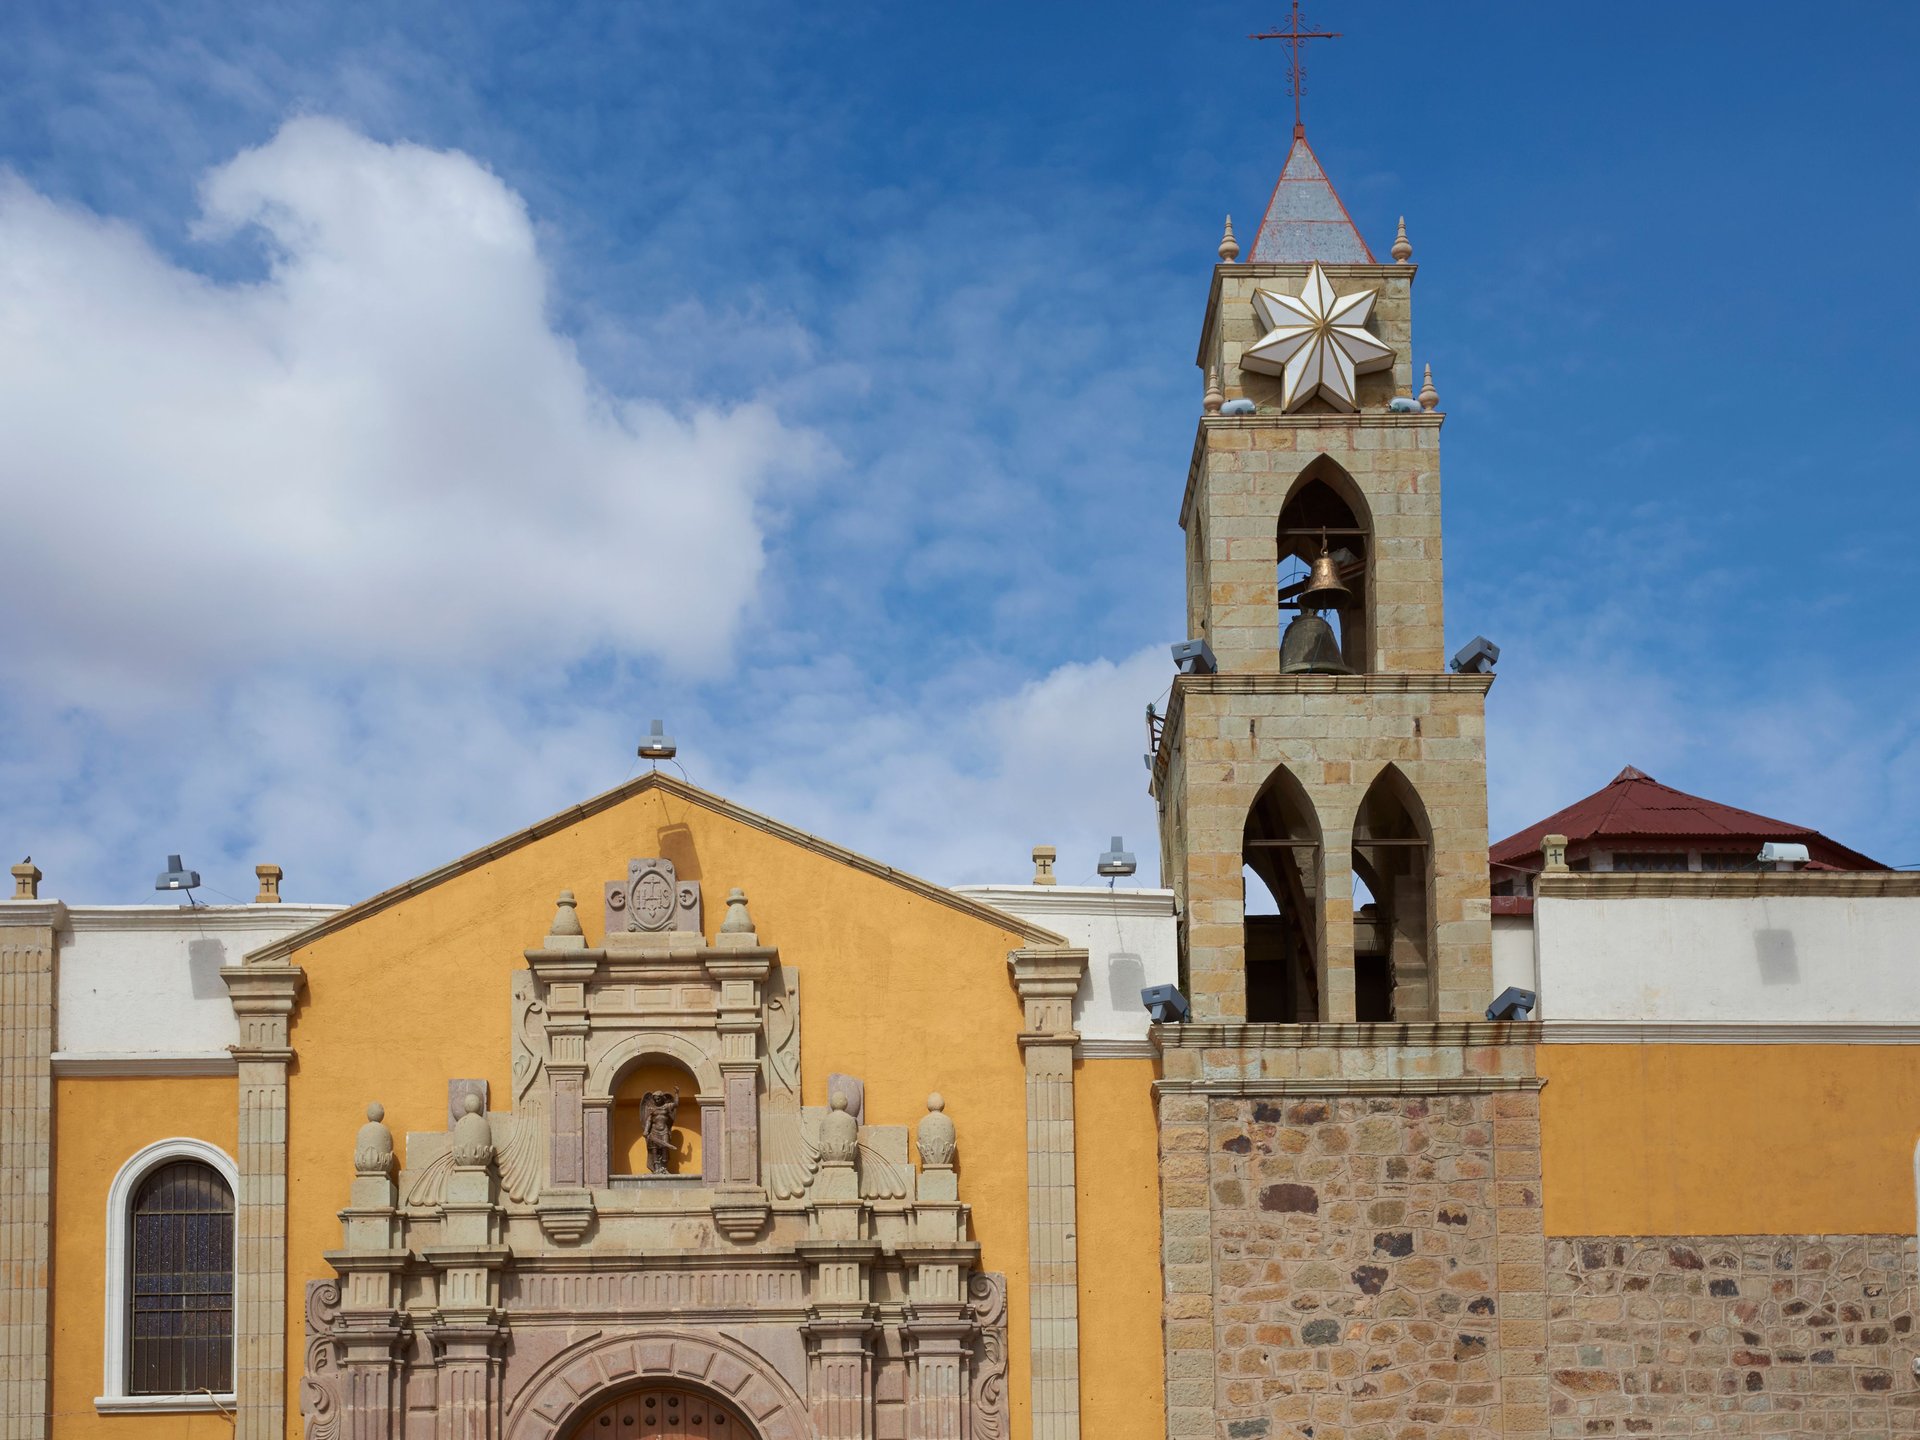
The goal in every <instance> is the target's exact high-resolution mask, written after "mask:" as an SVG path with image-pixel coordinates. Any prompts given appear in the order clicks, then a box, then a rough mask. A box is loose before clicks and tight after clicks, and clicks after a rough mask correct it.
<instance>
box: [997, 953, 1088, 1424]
mask: <svg viewBox="0 0 1920 1440" xmlns="http://www.w3.org/2000/svg"><path fill="white" fill-rule="evenodd" d="M1008 963H1009V964H1010V965H1011V966H1012V967H1013V982H1014V986H1015V988H1016V989H1017V990H1018V991H1019V994H1020V1001H1021V1004H1022V1005H1023V1006H1024V1007H1025V1010H1026V1028H1025V1029H1024V1030H1022V1031H1021V1034H1020V1050H1021V1054H1022V1055H1023V1057H1024V1058H1025V1060H1026V1068H1027V1273H1028V1277H1029V1278H1028V1286H1027V1304H1028V1312H1029V1321H1028V1329H1029V1335H1030V1338H1031V1343H1032V1374H1033V1440H1078V1437H1079V1434H1080V1264H1079V1253H1078V1247H1077V1245H1076V1243H1075V1240H1074V1234H1075V1220H1074V1129H1073V1047H1074V1044H1075V1042H1076V1041H1077V1040H1078V1039H1079V1038H1080V1037H1079V1036H1078V1035H1076V1034H1075V1033H1074V1029H1073V997H1074V995H1075V994H1076V993H1078V991H1079V989H1080V981H1081V979H1082V978H1083V977H1084V976H1085V974H1086V971H1087V952H1086V951H1084V950H1016V951H1014V952H1013V954H1012V955H1011V956H1010V957H1009V958H1008Z"/></svg>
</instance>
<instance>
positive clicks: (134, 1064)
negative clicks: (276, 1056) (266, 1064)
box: [53, 1050, 240, 1078]
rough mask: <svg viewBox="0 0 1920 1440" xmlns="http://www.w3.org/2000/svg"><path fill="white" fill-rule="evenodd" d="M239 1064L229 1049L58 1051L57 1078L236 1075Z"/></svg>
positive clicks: (55, 1066)
mask: <svg viewBox="0 0 1920 1440" xmlns="http://www.w3.org/2000/svg"><path fill="white" fill-rule="evenodd" d="M239 1069H240V1065H239V1062H238V1061H237V1060H235V1059H234V1057H233V1056H232V1055H231V1054H230V1053H228V1052H227V1051H225V1050H220V1051H199V1050H191V1051H189V1050H154V1051H106V1050H56V1051H54V1052H53V1073H54V1074H55V1075H56V1076H72V1077H75V1078H79V1077H83V1076H95V1077H105V1076H130V1075H151V1076H167V1075H234V1074H238V1073H239Z"/></svg>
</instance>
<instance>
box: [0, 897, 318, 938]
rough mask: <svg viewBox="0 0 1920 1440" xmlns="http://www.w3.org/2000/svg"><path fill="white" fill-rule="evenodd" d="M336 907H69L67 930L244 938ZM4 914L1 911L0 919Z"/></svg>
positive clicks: (308, 920)
mask: <svg viewBox="0 0 1920 1440" xmlns="http://www.w3.org/2000/svg"><path fill="white" fill-rule="evenodd" d="M341 909H342V907H341V906H339V905H287V904H279V905H71V906H68V907H67V920H66V923H65V927H64V928H66V929H69V930H72V931H75V932H79V931H95V930H189V931H194V932H196V933H198V932H204V931H217V932H219V933H222V934H228V933H237V934H247V933H249V932H253V931H260V930H279V931H282V932H284V931H287V930H292V929H300V928H302V927H305V926H308V925H312V924H315V923H317V922H319V921H322V920H325V919H327V918H328V917H330V916H332V915H337V914H338V913H339V912H340V910H341ZM4 913H5V911H4V909H0V915H3V914H4Z"/></svg>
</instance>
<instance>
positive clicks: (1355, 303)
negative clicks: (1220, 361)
mask: <svg viewBox="0 0 1920 1440" xmlns="http://www.w3.org/2000/svg"><path fill="white" fill-rule="evenodd" d="M1377 294H1379V291H1377V290H1356V291H1355V292H1354V293H1353V294H1351V295H1335V294H1334V293H1333V284H1332V282H1331V281H1329V280H1328V279H1327V276H1326V272H1325V271H1324V270H1322V269H1321V268H1320V266H1319V264H1318V263H1316V264H1315V265H1314V267H1313V268H1312V269H1311V270H1309V271H1308V272H1307V283H1306V285H1305V287H1304V288H1302V290H1301V291H1300V293H1299V295H1297V296H1295V295H1282V294H1280V293H1279V292H1278V291H1274V290H1255V291H1254V292H1253V308H1254V310H1255V311H1256V312H1257V313H1258V314H1259V316H1260V322H1261V324H1263V325H1265V326H1266V329H1267V333H1266V334H1265V335H1263V336H1261V337H1260V339H1259V340H1258V341H1256V342H1255V343H1254V344H1252V345H1250V346H1248V347H1247V349H1246V352H1245V353H1244V354H1242V355H1241V357H1240V367H1241V369H1243V370H1258V371H1260V372H1262V373H1263V374H1267V375H1278V376H1279V377H1280V378H1281V382H1282V392H1281V399H1280V404H1281V408H1282V409H1285V410H1298V409H1299V408H1300V407H1301V406H1302V405H1305V404H1306V403H1307V402H1308V401H1309V400H1311V399H1313V397H1314V396H1316V395H1318V396H1320V397H1321V398H1322V399H1324V400H1326V401H1327V403H1328V404H1330V405H1332V406H1333V407H1334V408H1335V409H1337V410H1354V409H1357V408H1358V401H1357V399H1356V395H1357V387H1356V384H1355V381H1356V379H1357V377H1359V376H1361V375H1365V374H1367V373H1369V372H1370V371H1374V370H1385V369H1386V368H1387V367H1388V366H1390V365H1392V364H1393V347H1392V346H1390V345H1383V344H1381V342H1380V341H1379V340H1377V339H1375V338H1374V336H1373V335H1372V334H1371V333H1369V331H1368V330H1367V328H1366V326H1367V319H1368V317H1369V316H1370V315H1372V314H1373V300H1374V297H1375V296H1376V295H1377Z"/></svg>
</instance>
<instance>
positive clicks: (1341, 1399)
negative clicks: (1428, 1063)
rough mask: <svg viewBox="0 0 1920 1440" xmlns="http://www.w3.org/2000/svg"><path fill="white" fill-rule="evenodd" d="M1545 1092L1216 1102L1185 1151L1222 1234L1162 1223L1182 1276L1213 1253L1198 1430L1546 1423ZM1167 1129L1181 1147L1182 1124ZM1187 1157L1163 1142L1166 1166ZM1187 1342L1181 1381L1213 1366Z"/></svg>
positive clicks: (1453, 1437) (1450, 1430) (1272, 1433)
mask: <svg viewBox="0 0 1920 1440" xmlns="http://www.w3.org/2000/svg"><path fill="white" fill-rule="evenodd" d="M1538 1098H1539V1097H1538V1093H1537V1091H1533V1090H1525V1089H1523V1090H1509V1091H1499V1092H1495V1093H1469V1094H1446V1093H1441V1094H1432V1095H1420V1094H1415V1095H1408V1094H1375V1095H1360V1096H1355V1095H1329V1096H1326V1097H1324V1098H1316V1097H1306V1096H1301V1097H1286V1098H1278V1097H1276V1098H1273V1099H1259V1098H1239V1097H1235V1098H1212V1099H1210V1100H1208V1101H1207V1102H1206V1105H1207V1110H1206V1139H1207V1147H1208V1151H1207V1154H1206V1155H1205V1156H1204V1157H1202V1156H1199V1155H1193V1156H1192V1157H1191V1162H1192V1163H1193V1164H1194V1165H1196V1166H1199V1165H1203V1166H1204V1170H1203V1171H1202V1173H1204V1174H1206V1175H1207V1176H1208V1177H1209V1185H1210V1195H1209V1197H1208V1201H1209V1211H1210V1224H1209V1227H1208V1233H1207V1234H1206V1235H1205V1236H1204V1237H1203V1236H1199V1235H1190V1236H1187V1237H1186V1238H1185V1239H1182V1238H1180V1237H1179V1236H1177V1235H1175V1234H1172V1233H1170V1234H1169V1236H1168V1237H1167V1245H1168V1259H1169V1262H1170V1267H1169V1268H1170V1273H1171V1272H1172V1269H1173V1265H1175V1264H1177V1263H1179V1262H1181V1261H1188V1260H1193V1259H1200V1258H1203V1252H1210V1258H1211V1261H1212V1270H1213V1274H1212V1286H1213V1295H1212V1315H1211V1322H1212V1323H1211V1326H1210V1327H1208V1329H1207V1333H1206V1334H1205V1336H1204V1339H1205V1340H1206V1341H1207V1342H1210V1345H1211V1350H1212V1354H1211V1356H1208V1357H1204V1363H1205V1364H1206V1366H1207V1367H1208V1368H1209V1369H1210V1371H1211V1376H1212V1381H1213V1383H1212V1391H1213V1395H1212V1399H1213V1405H1212V1411H1213V1413H1212V1415H1211V1416H1209V1417H1208V1418H1207V1424H1206V1427H1205V1432H1204V1433H1210V1434H1214V1435H1217V1436H1221V1437H1236V1440H1238V1437H1274V1440H1278V1437H1283V1436H1284V1437H1318V1440H1326V1437H1331V1436H1344V1437H1349V1440H1360V1437H1375V1436H1378V1437H1382V1440H1384V1437H1388V1436H1414V1437H1423V1440H1442V1437H1445V1440H1472V1437H1492V1436H1537V1435H1544V1434H1545V1423H1546V1387H1545V1379H1544V1374H1543V1371H1542V1367H1543V1365H1544V1361H1545V1351H1546V1333H1545V1294H1544V1290H1545V1272H1544V1268H1543V1260H1544V1249H1543V1243H1544V1242H1543V1240H1542V1237H1541V1232H1540V1209H1539V1194H1538V1185H1539V1181H1538V1175H1539V1169H1538V1165H1539V1140H1538ZM1163 1139H1164V1140H1166V1141H1170V1142H1172V1143H1175V1144H1179V1143H1180V1141H1181V1131H1180V1129H1179V1128H1173V1129H1169V1130H1167V1131H1164V1132H1163ZM1168 1161H1171V1162H1173V1163H1172V1164H1171V1165H1170V1166H1168V1165H1167V1162H1168ZM1180 1171H1181V1166H1180V1164H1179V1157H1178V1156H1177V1155H1168V1156H1165V1157H1163V1173H1164V1174H1168V1175H1178V1174H1179V1173H1180ZM1168 1218H1169V1223H1170V1224H1172V1223H1174V1222H1175V1220H1176V1217H1175V1216H1174V1215H1173V1214H1172V1213H1171V1212H1170V1213H1169V1217H1168ZM1181 1228H1182V1229H1191V1228H1192V1227H1190V1226H1183V1227H1181ZM1188 1250H1191V1251H1192V1252H1193V1253H1192V1255H1188V1254H1186V1253H1185V1252H1186V1251H1188ZM1180 1313H1182V1311H1181V1310H1180V1308H1179V1307H1178V1305H1177V1303H1176V1305H1175V1306H1173V1307H1170V1312H1169V1328H1170V1332H1172V1331H1174V1330H1176V1329H1177V1328H1184V1327H1182V1322H1181V1321H1179V1320H1178V1319H1176V1318H1174V1317H1175V1316H1176V1315H1178V1314H1180ZM1181 1338H1182V1337H1181V1336H1180V1335H1178V1334H1173V1333H1170V1337H1169V1339H1170V1355H1169V1360H1170V1373H1169V1380H1170V1381H1171V1382H1173V1384H1172V1387H1171V1388H1170V1395H1177V1394H1179V1393H1180V1392H1183V1391H1190V1390H1191V1388H1192V1386H1191V1382H1192V1381H1193V1380H1195V1379H1197V1378H1199V1377H1198V1376H1197V1375H1188V1374H1186V1373H1185V1372H1186V1371H1188V1370H1192V1369H1193V1368H1194V1367H1196V1366H1198V1365H1201V1364H1202V1363H1203V1357H1202V1356H1201V1355H1199V1354H1195V1353H1188V1354H1183V1353H1182V1352H1181V1349H1180V1346H1179V1341H1180V1340H1181ZM1193 1338H1194V1339H1195V1340H1200V1339H1202V1336H1201V1335H1198V1334H1196V1335H1195V1336H1194V1337H1193ZM1183 1379H1184V1380H1187V1381H1188V1382H1189V1384H1188V1385H1185V1386H1182V1385H1180V1383H1179V1382H1180V1381H1182V1380H1183ZM1192 1398H1198V1397H1197V1396H1194V1397H1192ZM1176 1403H1177V1401H1176ZM1175 1418H1176V1420H1177V1419H1178V1415H1177V1414H1176V1417H1175ZM1180 1428H1181V1427H1179V1426H1178V1425H1177V1424H1176V1426H1175V1433H1179V1431H1180ZM1188 1428H1194V1427H1188Z"/></svg>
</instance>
